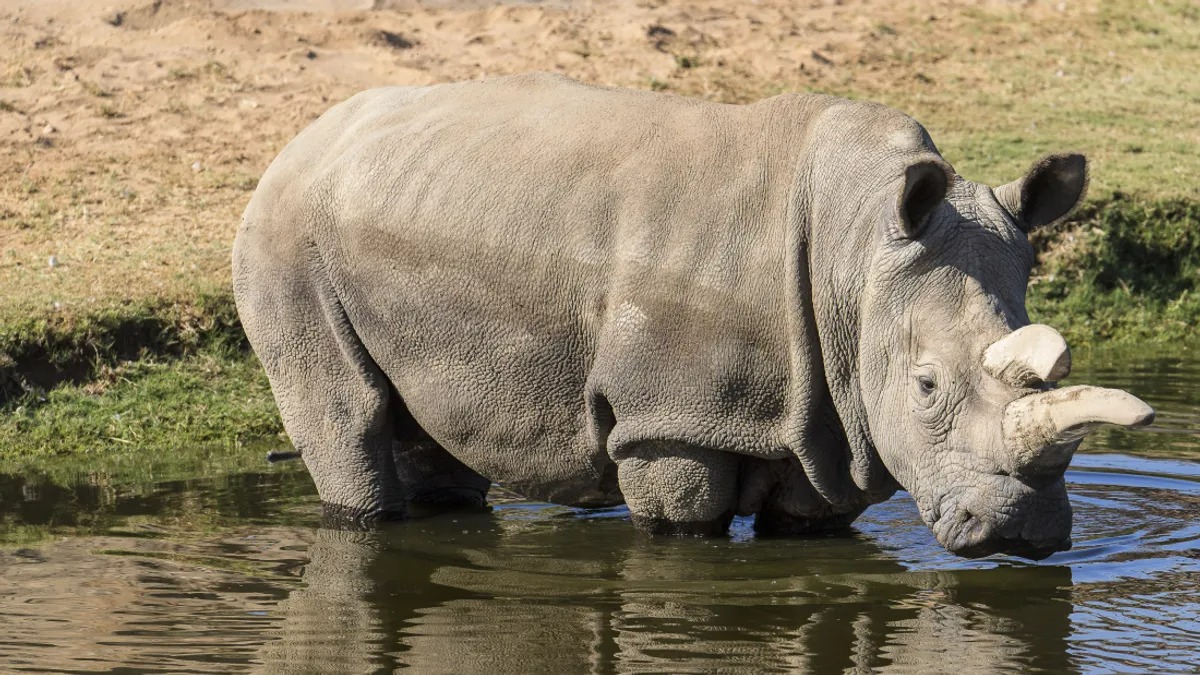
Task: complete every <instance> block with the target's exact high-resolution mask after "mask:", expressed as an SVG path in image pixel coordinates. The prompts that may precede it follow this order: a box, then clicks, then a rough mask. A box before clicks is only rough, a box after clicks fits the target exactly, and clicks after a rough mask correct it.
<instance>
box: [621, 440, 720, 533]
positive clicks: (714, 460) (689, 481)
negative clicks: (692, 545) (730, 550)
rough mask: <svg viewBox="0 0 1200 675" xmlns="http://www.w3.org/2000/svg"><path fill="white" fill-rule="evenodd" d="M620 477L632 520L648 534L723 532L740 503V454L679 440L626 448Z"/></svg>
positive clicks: (622, 454) (622, 457)
mask: <svg viewBox="0 0 1200 675" xmlns="http://www.w3.org/2000/svg"><path fill="white" fill-rule="evenodd" d="M619 456H620V459H618V460H617V480H618V482H619V483H620V486H621V493H622V494H623V495H624V496H625V503H626V504H627V505H628V506H629V511H630V512H631V514H632V515H633V523H634V525H636V526H637V527H638V529H641V530H643V531H645V532H648V533H650V534H671V535H692V536H719V535H722V534H724V533H725V532H726V531H727V530H728V529H729V522H730V521H731V520H732V519H733V512H734V508H735V506H736V504H737V483H738V457H737V456H736V455H732V454H729V453H724V452H719V451H715V450H708V449H704V448H696V447H692V446H688V445H685V444H681V443H668V442H653V443H639V444H637V445H635V446H633V447H632V448H626V449H623V450H622V451H621V452H620V455H619Z"/></svg>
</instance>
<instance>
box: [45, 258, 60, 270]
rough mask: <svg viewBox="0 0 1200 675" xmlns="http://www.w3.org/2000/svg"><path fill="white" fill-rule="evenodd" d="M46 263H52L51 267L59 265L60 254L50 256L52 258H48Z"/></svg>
mask: <svg viewBox="0 0 1200 675" xmlns="http://www.w3.org/2000/svg"><path fill="white" fill-rule="evenodd" d="M46 263H47V264H48V265H50V267H51V268H55V267H58V256H56V255H52V256H50V258H49V259H48V260H46Z"/></svg>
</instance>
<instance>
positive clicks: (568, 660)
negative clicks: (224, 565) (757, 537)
mask: <svg viewBox="0 0 1200 675" xmlns="http://www.w3.org/2000/svg"><path fill="white" fill-rule="evenodd" d="M477 520H478V522H474V523H469V524H467V525H463V524H462V522H463V521H461V520H460V523H458V524H455V525H447V526H445V527H441V528H437V527H434V528H431V530H428V531H425V530H418V528H417V527H416V526H415V525H413V524H409V525H404V526H401V527H398V528H395V529H390V528H389V529H386V530H384V531H382V532H371V533H363V532H347V531H342V530H329V529H323V530H319V531H318V532H317V539H316V541H315V542H313V544H312V546H311V548H310V550H309V555H310V557H311V560H312V561H311V562H310V563H309V564H308V565H307V567H306V568H305V570H304V577H303V580H304V587H303V588H302V589H299V590H296V591H293V592H292V594H291V596H290V597H289V598H287V599H286V600H284V601H283V602H282V603H281V605H280V606H279V608H278V613H279V614H280V615H281V616H282V619H283V622H282V624H281V625H280V626H279V639H278V640H276V641H274V642H270V643H268V644H267V645H266V646H264V648H263V649H262V651H260V660H261V662H262V663H263V664H264V665H265V666H267V668H268V669H269V670H275V669H278V670H289V671H318V672H321V671H328V670H339V671H351V670H353V671H364V670H379V669H388V670H390V669H394V668H397V667H400V666H409V667H413V668H415V669H416V670H417V672H429V673H437V672H454V673H497V672H529V671H536V672H560V673H580V672H629V671H656V670H663V669H665V670H668V671H670V672H691V671H708V670H712V669H713V668H714V667H719V668H720V669H730V668H734V669H736V668H737V667H738V666H743V667H744V668H745V670H747V671H752V672H763V671H764V670H789V671H792V672H833V671H836V672H841V671H843V670H846V669H853V670H859V671H870V670H875V669H878V668H880V667H885V666H888V665H891V666H900V667H903V668H905V669H906V670H911V671H912V672H945V670H946V669H947V668H948V667H951V666H952V667H953V668H954V669H955V671H956V672H997V671H1002V670H1025V669H1030V670H1037V671H1046V672H1065V671H1067V670H1069V669H1070V663H1069V661H1068V655H1067V637H1068V635H1069V632H1070V611H1071V608H1072V605H1071V603H1070V602H1069V594H1070V591H1069V588H1070V571H1069V570H1068V569H1067V568H1059V567H1049V568H1041V569H993V570H970V571H958V572H906V571H905V570H904V569H902V568H901V566H900V565H899V564H897V563H896V562H894V561H892V560H890V559H888V558H887V556H886V554H884V553H883V552H882V551H880V550H879V549H878V548H876V547H874V546H873V545H871V544H870V543H865V542H862V541H849V542H848V544H847V545H846V546H845V551H847V552H852V553H853V555H854V561H853V562H850V563H849V564H847V561H846V559H845V558H844V557H837V556H835V555H831V554H830V553H833V552H829V553H827V554H826V555H825V557H823V558H819V559H817V560H815V561H814V560H811V559H807V560H798V561H796V562H795V564H794V569H793V570H789V573H791V572H792V571H794V575H792V576H784V577H778V576H777V574H778V572H779V571H780V570H782V569H785V568H787V567H789V566H791V565H792V563H791V562H790V561H787V560H784V559H782V558H777V559H776V560H774V561H772V564H771V565H770V566H769V571H767V572H765V573H763V571H764V570H767V569H768V568H763V569H762V570H759V569H756V570H755V577H756V578H754V579H749V580H747V579H744V578H740V575H741V571H740V570H737V571H735V569H736V567H737V566H731V565H730V564H728V563H726V562H723V561H721V560H719V558H720V556H722V555H727V554H729V553H730V551H729V550H725V551H722V552H720V553H717V554H714V553H712V552H711V551H710V552H707V553H705V552H704V551H703V550H702V549H703V547H701V546H700V545H699V544H698V543H696V542H692V543H691V544H692V545H688V542H667V543H661V542H660V543H657V544H655V543H652V542H646V541H639V540H637V539H632V540H630V539H627V538H625V539H623V538H622V537H620V534H619V532H617V524H615V523H614V524H613V525H612V526H610V527H609V529H608V530H604V529H603V526H602V527H601V532H600V533H598V534H597V533H594V532H593V531H589V528H592V527H595V526H594V525H588V524H584V523H579V522H574V523H567V524H565V525H563V526H549V527H547V526H545V524H543V525H542V526H540V527H537V526H535V527H527V526H525V525H524V524H522V523H512V522H508V523H503V524H500V525H497V524H495V519H492V518H488V517H479V518H478V519H477ZM458 527H464V528H468V529H469V530H470V534H469V535H463V534H461V532H460V531H459V530H458ZM477 529H482V531H481V532H477V531H476V530H477ZM571 537H591V538H592V539H591V544H590V545H589V544H588V543H586V542H584V541H582V540H581V541H572V540H570V538H571ZM622 541H624V543H620V542H622ZM598 542H600V543H598ZM612 542H617V543H616V545H615V547H610V544H611V543H612ZM729 548H736V546H733V547H729ZM531 553H532V555H531ZM836 553H842V551H837V552H836ZM757 577H762V578H757Z"/></svg>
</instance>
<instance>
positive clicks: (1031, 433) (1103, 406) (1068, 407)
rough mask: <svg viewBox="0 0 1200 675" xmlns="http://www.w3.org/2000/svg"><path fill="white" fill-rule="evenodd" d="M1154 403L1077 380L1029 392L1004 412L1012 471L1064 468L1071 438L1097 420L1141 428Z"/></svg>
mask: <svg viewBox="0 0 1200 675" xmlns="http://www.w3.org/2000/svg"><path fill="white" fill-rule="evenodd" d="M1153 421H1154V408H1151V407H1150V406H1148V405H1146V403H1145V402H1144V401H1142V400H1141V399H1140V398H1138V397H1136V396H1134V395H1133V394H1130V393H1128V392H1125V391H1121V390H1120V389H1104V388H1102V387H1091V386H1087V385H1079V386H1075V387H1065V388H1063V389H1054V390H1052V391H1046V392H1041V393H1037V394H1030V395H1029V396H1024V397H1022V398H1019V399H1017V400H1015V401H1013V402H1012V403H1010V404H1008V407H1007V408H1006V409H1005V411H1004V437H1005V442H1006V444H1007V445H1008V448H1009V450H1010V451H1011V452H1012V458H1013V462H1014V467H1013V468H1014V472H1017V473H1037V472H1044V471H1051V470H1060V469H1065V468H1066V465H1067V464H1068V463H1069V462H1070V461H1071V455H1072V454H1073V453H1074V452H1075V448H1076V447H1077V445H1078V444H1077V443H1076V441H1078V440H1080V439H1081V438H1083V437H1084V436H1086V435H1087V434H1088V433H1089V432H1090V431H1092V429H1094V428H1096V427H1098V426H1100V425H1101V424H1115V425H1118V426H1123V427H1130V428H1134V427H1144V426H1146V425H1147V424H1150V423H1151V422H1153Z"/></svg>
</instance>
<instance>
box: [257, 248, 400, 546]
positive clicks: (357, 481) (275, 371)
mask: <svg viewBox="0 0 1200 675" xmlns="http://www.w3.org/2000/svg"><path fill="white" fill-rule="evenodd" d="M258 244H259V241H257V240H256V239H255V238H253V237H249V236H244V235H243V236H240V237H239V242H238V244H237V245H235V248H234V250H235V254H234V293H235V297H236V299H237V305H238V314H239V315H240V317H241V319H242V325H243V328H244V329H245V331H246V336H247V338H248V339H249V340H250V344H251V346H252V347H253V348H254V351H255V353H256V354H257V355H258V358H259V360H260V361H261V362H262V365H263V368H264V370H266V373H267V377H268V379H269V380H270V382H271V392H272V394H273V395H274V397H275V402H276V403H277V404H278V406H279V412H280V414H281V416H282V418H283V424H284V428H285V429H287V432H288V435H289V436H290V438H291V440H292V443H293V444H294V445H295V447H296V449H297V450H298V451H299V452H300V454H301V458H302V459H303V461H304V464H305V466H307V468H308V471H309V474H310V475H311V476H312V478H313V482H314V483H315V484H316V487H317V493H318V494H319V495H320V498H321V501H322V504H323V506H324V510H325V515H326V518H327V523H329V524H331V525H333V526H337V527H354V526H356V525H363V524H367V523H370V522H374V521H379V520H395V519H399V518H403V517H404V515H405V512H406V504H405V500H404V494H403V490H402V489H401V484H400V480H399V477H398V475H397V471H396V467H395V463H394V457H393V453H392V443H393V423H392V420H393V415H392V412H391V410H390V408H391V405H392V396H391V387H390V384H389V382H388V381H387V379H386V377H385V376H384V374H383V373H382V372H381V371H380V369H379V367H378V366H377V365H376V364H375V362H374V361H373V360H372V359H371V357H370V356H369V355H368V354H367V351H366V349H365V348H364V347H363V345H362V343H361V342H360V341H359V339H358V336H357V335H355V333H354V330H353V328H352V327H351V325H350V322H349V321H348V320H347V318H346V316H345V313H344V311H343V309H342V306H341V303H340V302H339V301H338V299H337V297H336V295H335V293H334V292H333V289H332V288H331V287H330V286H329V282H328V277H327V276H326V275H325V274H323V273H319V272H318V273H314V272H315V271H317V270H319V269H320V268H319V264H318V262H317V261H316V260H315V258H316V256H315V254H314V253H313V252H312V251H311V249H310V250H308V251H305V250H303V249H301V248H300V247H299V246H297V247H296V249H293V250H291V251H287V250H284V251H282V252H281V251H280V250H279V249H286V246H281V245H279V244H278V242H272V243H270V244H266V245H263V246H261V247H260V246H259V245H258ZM272 246H273V250H270V249H271V248H272ZM264 249H268V250H264ZM297 249H299V250H297ZM302 262H307V263H308V264H301V263H302Z"/></svg>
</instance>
